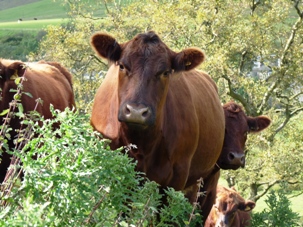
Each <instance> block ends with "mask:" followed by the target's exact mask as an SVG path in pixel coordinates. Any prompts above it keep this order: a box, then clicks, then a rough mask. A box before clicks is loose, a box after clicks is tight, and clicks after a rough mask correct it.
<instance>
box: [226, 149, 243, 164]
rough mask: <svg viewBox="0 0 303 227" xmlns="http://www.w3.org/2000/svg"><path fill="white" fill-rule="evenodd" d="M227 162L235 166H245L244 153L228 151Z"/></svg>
mask: <svg viewBox="0 0 303 227" xmlns="http://www.w3.org/2000/svg"><path fill="white" fill-rule="evenodd" d="M228 163H229V164H230V165H232V166H235V167H238V168H239V167H242V168H244V167H245V154H238V153H236V152H230V153H229V154H228Z"/></svg>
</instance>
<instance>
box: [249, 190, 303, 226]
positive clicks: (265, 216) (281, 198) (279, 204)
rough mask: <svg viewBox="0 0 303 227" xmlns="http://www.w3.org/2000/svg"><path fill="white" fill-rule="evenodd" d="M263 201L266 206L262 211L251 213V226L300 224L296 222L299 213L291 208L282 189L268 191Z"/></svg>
mask: <svg viewBox="0 0 303 227" xmlns="http://www.w3.org/2000/svg"><path fill="white" fill-rule="evenodd" d="M265 202H266V204H267V206H268V208H267V209H264V210H263V211H262V212H257V213H253V215H252V226H256V227H263V226H264V227H265V226H266V227H271V226H274V227H285V226H289V227H295V226H300V225H299V223H298V221H299V215H298V214H297V213H295V212H293V211H292V210H291V208H290V206H291V203H290V201H289V199H288V198H287V196H286V194H285V192H284V191H283V189H280V190H278V191H273V190H272V191H270V192H269V194H268V196H267V199H266V200H265ZM301 226H302V225H301Z"/></svg>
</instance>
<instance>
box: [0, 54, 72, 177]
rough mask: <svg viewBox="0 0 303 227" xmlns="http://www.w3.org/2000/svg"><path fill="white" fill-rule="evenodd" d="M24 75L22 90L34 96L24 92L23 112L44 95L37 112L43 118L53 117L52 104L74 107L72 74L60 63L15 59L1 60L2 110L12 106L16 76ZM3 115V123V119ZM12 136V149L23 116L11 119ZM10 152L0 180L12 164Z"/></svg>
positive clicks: (5, 154) (5, 156)
mask: <svg viewBox="0 0 303 227" xmlns="http://www.w3.org/2000/svg"><path fill="white" fill-rule="evenodd" d="M17 77H24V78H25V80H24V81H23V89H22V92H26V93H30V94H31V96H32V97H30V96H28V95H25V94H23V95H22V96H21V103H22V106H23V109H24V113H28V112H29V111H32V110H34V109H35V106H36V100H37V99H38V98H41V100H42V101H43V104H42V105H41V104H39V105H38V107H37V108H36V111H37V112H39V113H40V114H41V115H42V116H44V119H49V118H52V114H51V112H50V104H52V105H53V106H54V108H55V109H59V110H61V111H63V110H64V109H65V108H66V107H69V108H73V107H75V100H74V93H73V88H72V75H71V74H70V73H69V72H68V71H67V70H66V69H65V68H64V67H63V66H61V65H60V64H59V63H56V62H45V61H41V62H38V63H26V64H25V63H23V62H21V61H16V60H8V59H0V88H1V89H0V92H1V96H0V113H1V112H2V111H3V110H6V109H8V108H9V103H10V102H11V101H12V100H13V99H14V98H13V97H14V94H15V93H14V92H12V91H11V89H17V86H16V83H15V79H16V78H17ZM4 117H5V116H0V122H1V124H2V123H3V120H4V119H3V118H4ZM10 127H11V128H12V129H13V131H12V132H11V139H10V140H9V141H8V145H9V148H10V149H11V148H13V146H14V145H13V139H14V137H15V136H16V134H17V133H16V132H15V129H19V128H20V119H19V118H18V117H13V118H12V119H11V121H10ZM10 158H11V155H9V154H8V153H6V152H3V153H2V157H1V159H2V161H1V165H0V182H2V181H3V180H4V177H5V174H6V171H7V168H8V166H9V164H10Z"/></svg>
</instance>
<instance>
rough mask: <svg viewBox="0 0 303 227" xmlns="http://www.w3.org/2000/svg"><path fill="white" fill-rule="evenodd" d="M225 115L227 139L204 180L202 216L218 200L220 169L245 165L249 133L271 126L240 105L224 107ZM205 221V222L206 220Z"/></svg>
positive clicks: (265, 120)
mask: <svg viewBox="0 0 303 227" xmlns="http://www.w3.org/2000/svg"><path fill="white" fill-rule="evenodd" d="M223 109H224V115H225V137H224V143H223V149H222V151H221V155H220V157H219V159H218V161H217V164H216V166H215V167H214V168H213V171H212V172H211V173H210V174H209V175H208V176H207V177H206V178H205V179H203V187H201V189H200V192H203V194H204V195H202V196H201V197H200V198H199V199H198V201H199V204H200V205H202V206H203V208H204V209H203V210H202V215H203V217H207V216H208V214H209V212H210V210H211V209H212V206H213V204H214V202H215V199H216V187H217V184H218V180H219V177H220V169H224V170H228V169H233V170H236V169H238V168H240V167H244V165H245V152H244V149H245V142H246V139H247V134H248V133H257V132H260V131H262V130H264V129H265V128H267V127H268V126H269V125H270V122H271V120H270V119H269V118H268V117H266V116H258V117H250V116H247V115H246V114H245V113H244V111H243V109H242V108H241V106H240V105H238V104H236V103H234V102H228V103H226V104H225V105H224V106H223ZM191 200H193V198H192V199H191ZM204 221H205V220H204Z"/></svg>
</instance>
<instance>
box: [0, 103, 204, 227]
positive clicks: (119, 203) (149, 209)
mask: <svg viewBox="0 0 303 227" xmlns="http://www.w3.org/2000/svg"><path fill="white" fill-rule="evenodd" d="M52 112H53V115H54V119H52V120H50V119H48V120H43V119H42V120H43V125H42V126H41V125H39V124H38V123H37V121H32V120H31V119H30V118H29V119H27V120H26V121H24V123H25V124H26V125H27V126H28V127H27V130H29V129H28V128H30V131H32V132H33V133H32V134H31V136H28V137H27V138H23V141H26V143H25V145H24V146H23V147H22V148H21V149H19V150H18V149H14V150H13V151H12V153H13V154H14V156H15V157H16V158H17V159H19V160H20V163H22V165H20V166H22V167H21V168H22V169H23V177H22V180H20V178H18V177H16V176H14V175H12V177H11V178H10V179H9V180H6V182H4V184H3V185H2V186H1V187H2V188H1V189H2V191H1V201H0V202H1V203H2V206H0V226H16V227H17V226H148V225H153V226H171V225H174V226H185V225H189V226H190V225H192V224H194V222H196V221H199V220H200V217H199V216H198V215H196V216H195V218H194V219H193V220H192V221H191V222H188V220H189V217H190V214H191V212H192V206H191V205H190V204H189V203H188V201H187V200H186V199H185V198H184V196H183V194H182V193H181V192H175V191H174V190H173V189H168V190H167V196H168V198H167V201H168V204H167V205H163V204H162V205H161V198H162V195H161V194H160V193H159V186H158V185H157V184H156V183H155V182H150V181H148V180H147V179H145V178H144V174H142V173H138V172H136V171H135V164H136V163H135V162H134V161H133V160H131V159H130V158H129V157H128V155H127V154H126V153H123V152H122V149H123V148H120V149H118V150H115V151H112V150H111V149H110V147H109V141H108V140H106V139H102V136H101V135H100V134H99V133H97V132H95V131H93V130H92V128H91V126H90V125H89V116H88V115H81V114H79V113H78V112H74V111H70V110H66V111H64V112H60V111H57V110H53V109H52ZM58 122H60V127H59V128H57V129H55V130H54V129H53V125H54V124H56V123H58ZM24 135H27V134H24ZM33 135H35V136H33ZM2 141H4V140H2ZM16 142H18V141H16ZM16 163H17V164H16V168H17V167H18V166H19V164H18V162H16ZM195 212H196V211H195ZM194 215H195V214H194Z"/></svg>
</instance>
